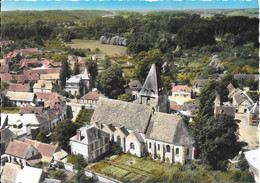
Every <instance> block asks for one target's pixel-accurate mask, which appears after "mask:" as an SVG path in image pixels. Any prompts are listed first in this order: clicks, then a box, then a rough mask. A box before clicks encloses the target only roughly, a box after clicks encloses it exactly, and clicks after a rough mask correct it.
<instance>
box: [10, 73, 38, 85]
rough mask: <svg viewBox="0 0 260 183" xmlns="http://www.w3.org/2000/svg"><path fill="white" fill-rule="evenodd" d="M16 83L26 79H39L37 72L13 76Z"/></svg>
mask: <svg viewBox="0 0 260 183" xmlns="http://www.w3.org/2000/svg"><path fill="white" fill-rule="evenodd" d="M14 77H15V79H16V80H17V83H24V82H26V81H27V82H28V81H37V80H38V79H39V76H38V74H37V73H36V74H19V75H15V76H14Z"/></svg>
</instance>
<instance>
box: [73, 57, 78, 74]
mask: <svg viewBox="0 0 260 183" xmlns="http://www.w3.org/2000/svg"><path fill="white" fill-rule="evenodd" d="M79 73H80V71H79V63H78V61H77V60H75V62H74V68H73V75H77V74H79Z"/></svg>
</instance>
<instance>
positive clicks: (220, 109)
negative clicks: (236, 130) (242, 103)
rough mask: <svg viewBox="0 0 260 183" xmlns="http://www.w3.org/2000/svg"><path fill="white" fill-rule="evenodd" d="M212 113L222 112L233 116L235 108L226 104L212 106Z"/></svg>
mask: <svg viewBox="0 0 260 183" xmlns="http://www.w3.org/2000/svg"><path fill="white" fill-rule="evenodd" d="M214 114H215V115H218V114H223V115H227V116H230V117H233V118H234V117H235V108H234V107H233V106H227V105H219V106H215V108H214Z"/></svg>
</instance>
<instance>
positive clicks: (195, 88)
mask: <svg viewBox="0 0 260 183" xmlns="http://www.w3.org/2000/svg"><path fill="white" fill-rule="evenodd" d="M207 82H208V79H200V78H198V79H197V80H196V81H195V83H194V85H193V87H192V89H193V91H194V92H195V93H194V95H195V96H196V94H197V93H199V92H200V89H201V87H202V86H203V85H204V84H206V83H207Z"/></svg>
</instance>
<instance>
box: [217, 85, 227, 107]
mask: <svg viewBox="0 0 260 183" xmlns="http://www.w3.org/2000/svg"><path fill="white" fill-rule="evenodd" d="M227 86H228V85H227V84H226V83H224V82H222V81H220V82H219V83H218V84H217V88H216V90H217V92H218V94H219V96H220V101H221V103H223V102H227V101H228V94H229V91H228V88H227Z"/></svg>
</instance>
